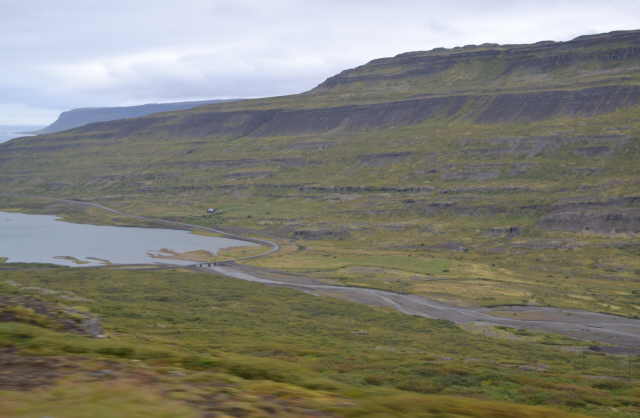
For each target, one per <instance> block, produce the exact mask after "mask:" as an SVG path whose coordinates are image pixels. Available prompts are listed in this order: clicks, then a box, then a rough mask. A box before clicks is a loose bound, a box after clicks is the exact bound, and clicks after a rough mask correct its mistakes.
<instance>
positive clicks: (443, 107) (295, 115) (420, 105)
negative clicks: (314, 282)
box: [5, 86, 640, 151]
mask: <svg viewBox="0 0 640 418" xmlns="http://www.w3.org/2000/svg"><path fill="white" fill-rule="evenodd" d="M637 104H640V87H638V86H608V87H598V88H590V89H583V90H571V91H565V90H559V91H544V92H534V93H518V94H499V95H483V96H449V97H434V98H425V99H415V100H403V101H397V102H388V103H376V104H370V105H353V106H340V107H328V108H318V109H297V110H292V109H269V110H246V111H232V112H215V111H211V112H202V111H201V112H199V113H194V114H191V113H187V114H184V115H183V116H182V117H181V118H180V119H178V118H175V119H172V118H171V117H168V116H161V117H160V116H149V117H146V118H139V119H127V120H120V121H112V122H102V123H97V124H91V125H87V126H86V127H82V128H77V129H75V130H73V131H70V132H72V133H73V134H74V135H73V136H66V137H64V140H65V141H67V142H68V141H69V140H72V139H73V138H74V137H77V138H78V139H82V140H83V141H86V140H91V139H93V140H95V141H96V142H97V141H98V140H100V139H101V138H103V137H104V138H103V139H109V140H111V141H113V140H115V139H117V138H123V137H127V136H134V135H145V134H154V135H159V134H162V135H166V136H168V137H181V138H184V137H190V138H202V137H211V136H224V137H246V136H248V137H269V136H293V135H306V134H318V133H325V132H332V131H338V130H339V131H347V132H352V131H362V130H367V129H380V128H388V127H393V126H406V125H415V124H418V123H421V122H424V121H426V120H428V119H430V118H433V117H453V116H455V115H457V114H458V113H459V112H461V110H462V108H463V107H465V106H471V107H475V108H478V109H481V111H480V112H479V113H476V114H474V115H465V116H464V117H465V118H470V119H472V120H474V121H476V122H479V123H502V122H517V121H524V122H529V121H539V120H543V119H547V118H551V117H556V116H593V115H597V114H601V113H607V112H612V111H615V110H617V109H620V108H623V107H627V106H631V105H637ZM103 130H108V132H102V133H99V132H100V131H103ZM47 138H48V137H38V138H37V139H33V140H28V141H47ZM48 139H51V138H48ZM47 142H49V141H47ZM97 143H98V144H99V142H97ZM7 144H8V145H6V146H5V148H6V149H7V151H10V150H11V147H12V143H11V142H9V143H7ZM43 146H44V145H43ZM48 146H50V142H49V145H48ZM56 146H57V145H56ZM64 146H69V145H64ZM47 151H50V150H47Z"/></svg>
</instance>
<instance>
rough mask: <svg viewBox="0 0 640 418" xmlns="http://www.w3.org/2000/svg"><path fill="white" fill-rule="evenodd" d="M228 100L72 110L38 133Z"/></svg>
mask: <svg viewBox="0 0 640 418" xmlns="http://www.w3.org/2000/svg"><path fill="white" fill-rule="evenodd" d="M224 101H227V100H204V101H195V102H180V103H152V104H145V105H140V106H121V107H92V108H82V109H72V110H69V111H66V112H62V113H61V114H60V116H59V117H58V119H57V120H56V121H55V122H53V123H52V124H51V125H49V126H47V127H46V128H44V129H42V130H40V131H38V133H39V134H48V133H54V132H60V131H66V130H68V129H73V128H77V127H79V126H84V125H87V124H90V123H95V122H106V121H111V120H118V119H128V118H139V117H142V116H147V115H150V114H153V113H160V112H173V111H177V110H187V109H193V108H194V107H198V106H204V105H207V104H212V103H220V102H224Z"/></svg>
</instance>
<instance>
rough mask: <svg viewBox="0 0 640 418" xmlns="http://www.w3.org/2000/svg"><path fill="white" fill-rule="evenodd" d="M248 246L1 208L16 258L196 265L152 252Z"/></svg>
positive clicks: (2, 240) (6, 251)
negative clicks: (72, 258)
mask: <svg viewBox="0 0 640 418" xmlns="http://www.w3.org/2000/svg"><path fill="white" fill-rule="evenodd" d="M245 245H254V244H250V243H247V242H244V241H238V240H232V239H228V238H219V237H208V236H201V235H195V234H192V233H190V232H187V231H176V230H170V229H152V228H132V227H116V226H96V225H84V224H73V223H68V222H62V221H60V220H58V219H57V218H56V217H55V216H49V215H26V214H21V213H6V212H0V257H6V258H8V260H7V262H14V263H16V262H24V263H54V264H60V265H66V266H76V265H77V264H76V263H75V262H74V261H73V260H68V259H61V258H56V257H75V258H77V259H79V260H81V261H83V264H82V265H84V266H91V265H100V264H103V263H101V262H100V261H98V260H94V259H91V258H87V257H95V258H98V259H104V260H109V261H110V262H111V263H113V264H140V263H171V264H193V262H189V261H180V260H173V259H159V258H154V257H151V256H150V255H149V254H148V253H149V252H151V253H157V252H158V251H160V250H161V249H165V248H166V249H170V250H172V251H176V252H185V251H193V250H206V251H209V252H211V253H216V252H217V251H218V250H219V249H221V248H225V247H235V246H245ZM84 262H87V263H86V264H85V263H84Z"/></svg>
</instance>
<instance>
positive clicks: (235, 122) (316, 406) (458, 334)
mask: <svg viewBox="0 0 640 418" xmlns="http://www.w3.org/2000/svg"><path fill="white" fill-rule="evenodd" d="M639 159H640V31H624V32H612V33H607V34H599V35H589V36H581V37H578V38H576V39H574V40H571V41H568V42H551V41H545V42H539V43H535V44H530V45H496V44H485V45H476V46H466V47H460V48H453V49H435V50H432V51H425V52H410V53H406V54H400V55H398V56H395V57H390V58H383V59H379V60H374V61H372V62H370V63H367V64H364V65H362V66H360V67H357V68H354V69H349V70H346V71H344V72H342V73H340V74H338V75H336V76H334V77H331V78H329V79H328V80H325V81H324V82H322V83H320V84H319V85H318V86H317V87H316V88H314V89H312V90H310V91H308V92H305V93H302V94H296V95H290V96H283V97H272V98H263V99H255V100H243V101H238V102H227V103H214V104H208V105H204V106H199V107H196V108H193V109H188V110H181V111H172V112H164V113H156V114H153V115H148V116H144V117H140V118H129V119H122V120H116V121H108V122H97V123H92V124H89V125H85V126H82V127H77V128H75V129H72V130H68V131H64V132H57V133H52V134H44V135H38V136H34V137H28V138H20V139H14V140H11V141H9V142H7V143H4V144H0V190H1V192H0V204H1V207H2V208H3V209H12V210H20V211H29V212H34V213H56V214H59V215H61V216H63V217H64V218H65V219H66V220H71V221H77V222H89V223H101V224H118V225H123V224H124V225H131V224H132V223H136V221H135V220H134V219H132V218H127V217H122V216H118V215H116V214H114V213H110V212H106V211H103V210H99V209H97V208H95V207H92V208H87V209H86V210H84V209H79V208H78V206H77V205H76V206H73V205H68V204H65V203H61V202H56V201H51V200H47V199H41V197H43V196H49V197H54V198H67V199H83V200H90V201H94V202H99V203H101V204H103V205H106V206H108V207H111V208H115V209H119V210H121V211H123V212H127V213H134V214H140V215H148V216H153V217H158V218H163V219H171V220H174V221H180V222H186V223H189V224H201V225H207V226H216V227H217V228H220V229H223V230H225V231H229V232H231V233H237V234H240V235H245V236H254V237H266V238H268V239H270V240H273V241H276V242H277V243H278V244H279V246H280V249H279V251H277V252H276V253H275V254H272V255H270V256H269V257H265V258H261V259H253V260H250V261H246V262H245V263H246V265H243V266H239V267H238V266H236V267H234V268H237V269H239V270H240V271H246V272H249V273H251V274H263V275H264V277H267V278H268V277H272V278H274V279H278V280H283V281H292V282H295V281H298V280H304V281H306V280H313V282H314V283H327V284H332V285H340V286H356V287H367V288H375V289H384V290H390V291H394V292H399V293H403V294H404V295H403V296H404V297H406V298H408V299H411V300H414V301H415V303H416V304H417V305H419V304H420V303H423V302H421V301H422V300H421V299H419V298H416V299H412V298H413V296H412V295H424V296H427V297H428V298H430V299H435V300H438V301H440V302H447V303H449V304H452V305H459V306H464V307H478V309H477V311H478V312H482V314H483V315H494V316H498V317H500V318H502V319H503V320H505V321H509V320H517V321H526V320H530V321H532V322H533V323H539V322H542V321H545V322H544V323H546V324H553V326H557V327H558V328H557V329H558V330H564V331H565V335H569V336H570V337H575V338H578V339H579V338H581V336H582V337H584V334H580V333H574V334H571V333H570V332H566V328H563V327H565V326H566V324H567V323H574V324H575V323H579V319H577V317H576V315H574V312H573V311H571V309H573V308H577V309H583V310H587V311H591V312H594V313H596V312H606V313H612V314H615V315H618V316H622V317H631V318H638V317H640V303H639V299H638V298H639V296H640V285H639V283H640V280H639V277H640V244H639V243H640V240H639V239H638V238H639V234H640V164H638V160H639ZM207 208H217V209H219V210H218V211H216V213H215V214H214V215H211V214H208V213H207ZM144 226H149V225H144ZM245 250H246V249H244V250H240V249H239V250H238V253H237V254H244V255H246V254H247V253H244V252H241V251H245ZM1 256H2V254H0V257H1ZM25 268H26V267H25ZM254 272H258V273H254ZM0 276H2V277H0V279H2V278H4V280H0V288H1V287H2V286H4V287H5V288H7V289H9V290H5V294H9V295H13V296H11V298H14V299H15V298H18V297H24V298H25V300H27V301H30V303H31V306H33V309H32V310H26V309H13V310H5V317H10V318H14V317H17V318H18V319H20V318H22V322H26V323H28V324H31V325H30V327H29V326H28V325H27V324H24V323H23V324H19V326H18V325H15V324H14V325H7V326H6V327H3V324H0V344H1V345H3V346H7V347H9V348H10V349H11V347H18V348H19V349H20V350H28V351H27V352H28V353H30V354H32V355H38V354H41V355H49V356H51V355H55V356H57V357H56V359H57V360H56V361H66V360H65V359H67V358H68V357H69V356H71V355H74V353H75V354H76V355H80V357H81V358H83V359H84V360H79V361H84V362H86V363H82V364H83V366H82V370H83V371H82V373H81V374H80V375H79V377H74V375H70V376H69V378H68V379H66V378H65V379H64V380H63V381H64V382H83V384H84V382H85V381H86V378H87V376H88V375H90V376H94V375H96V374H97V375H98V376H102V377H103V378H105V379H117V378H118V377H120V379H131V380H127V381H129V382H131V383H129V384H128V385H126V386H125V381H121V380H109V381H108V382H117V383H118V384H119V385H120V386H118V385H117V384H115V383H114V384H113V385H111V386H112V387H110V388H108V389H111V390H115V389H117V388H120V390H121V391H123V392H124V391H130V390H133V389H135V390H136V391H140V390H149V391H151V390H155V391H156V392H149V395H148V396H147V397H146V398H145V399H148V403H149V404H153V403H154V402H155V399H161V400H163V402H164V403H162V405H164V407H163V408H164V410H165V411H166V410H171V411H173V410H175V409H174V408H176V406H173V404H168V403H166V402H169V401H172V400H174V399H176V400H181V401H184V402H183V403H182V404H180V405H183V406H184V405H185V404H187V406H189V407H198V408H201V409H203V410H206V411H207V412H206V413H216V412H211V409H209V408H223V409H222V411H223V412H224V413H225V414H228V415H233V416H265V412H266V413H270V414H271V415H273V416H287V415H286V414H290V416H300V415H317V416H322V412H327V413H328V414H329V415H334V416H336V415H337V416H391V415H398V416H402V415H404V416H449V415H451V416H453V415H455V416H476V417H483V416H486V417H492V416H497V415H501V416H531V417H533V416H563V414H564V413H566V412H567V411H571V412H572V413H573V412H578V413H584V414H588V415H589V416H602V417H620V418H622V417H628V416H637V415H638V413H640V409H639V407H638V405H640V392H638V390H637V388H638V382H639V378H640V375H638V371H639V370H640V368H639V367H638V365H639V364H640V363H638V358H637V357H633V355H632V353H629V352H626V354H627V356H625V357H622V356H609V355H607V353H614V354H615V353H618V354H624V353H623V352H621V351H616V349H617V348H618V347H615V346H608V345H604V346H599V345H594V344H597V343H594V342H588V341H578V340H574V339H572V338H568V337H565V336H559V335H556V334H540V333H536V332H530V330H528V329H515V328H511V327H493V326H484V325H483V324H480V323H476V322H471V321H470V322H467V323H465V324H462V325H460V326H457V325H455V324H453V323H450V322H448V321H442V320H440V321H437V320H429V319H426V318H419V317H416V316H412V315H404V314H403V315H401V314H399V313H397V312H388V311H386V310H384V309H382V308H379V307H378V304H379V303H380V299H376V298H374V297H373V292H371V295H372V296H371V299H368V300H364V303H367V304H370V305H372V306H364V305H356V304H353V303H348V302H346V301H339V300H333V299H328V298H324V297H316V296H312V295H310V294H305V293H302V292H297V291H294V290H292V289H286V288H280V287H262V285H260V284H256V283H245V282H240V281H238V280H231V279H228V278H224V277H215V276H211V275H205V274H200V273H195V272H191V271H189V270H186V269H169V270H160V269H155V268H154V269H151V270H148V271H145V270H142V269H141V270H131V269H126V268H122V267H119V266H118V267H117V268H116V267H113V268H109V267H104V268H100V269H89V268H87V269H84V268H83V269H64V268H58V269H46V268H44V267H42V266H38V268H37V269H36V268H35V267H34V269H32V270H26V269H21V268H19V267H15V266H11V265H9V266H7V267H6V269H1V268H0ZM12 283H18V284H19V285H20V286H23V287H22V288H18V287H17V285H14V284H12ZM49 287H51V288H53V290H49ZM34 289H40V291H39V292H38V293H33V292H35V290H34ZM304 289H305V290H306V291H309V292H311V290H309V289H308V288H304ZM0 290H2V289H0ZM20 290H22V291H24V292H25V295H22V296H21V295H20V294H19V291H20ZM29 292H32V293H29ZM313 292H316V290H313ZM317 292H318V293H314V294H318V295H321V296H331V295H334V296H335V293H334V290H332V288H330V287H327V288H326V290H322V291H317ZM320 292H321V293H320ZM365 293H367V292H365ZM342 295H343V296H342V297H344V298H349V295H348V294H346V293H344V294H342ZM345 295H346V296H345ZM36 296H37V298H36ZM63 296H65V298H63ZM27 297H30V298H32V299H36V300H31V299H27ZM66 297H69V298H71V297H73V298H74V299H69V300H73V303H74V309H76V308H75V304H76V303H77V304H78V305H82V306H81V307H79V308H77V310H74V311H71V312H72V313H73V317H76V318H77V316H78V314H79V313H81V312H89V311H90V310H89V309H84V305H87V306H89V307H90V308H91V309H92V310H93V311H94V312H96V313H97V314H99V315H100V318H101V319H102V320H103V321H104V327H105V329H106V330H107V331H108V330H112V334H113V335H112V338H108V339H104V340H97V341H95V342H94V341H90V342H86V341H85V340H83V339H81V338H80V337H76V338H70V337H69V336H68V335H63V334H59V333H54V331H50V330H44V329H42V328H37V327H35V326H33V324H34V323H35V324H38V323H40V324H50V325H49V326H53V325H55V324H56V322H55V321H53V320H54V319H55V320H57V321H59V322H60V321H61V319H60V318H63V319H64V317H62V316H61V315H62V314H61V313H60V314H59V312H68V309H69V308H68V307H66V308H64V307H59V306H58V307H56V306H54V304H61V303H65V304H66V303H67V299H66ZM10 300H12V299H10ZM0 302H2V301H1V300H0ZM361 302H362V300H361ZM24 303H25V302H23V304H24ZM45 303H48V304H51V305H52V306H49V307H47V306H48V305H45V306H43V304H45ZM393 303H395V302H394V296H393V295H389V298H388V300H386V302H385V306H389V305H390V304H393ZM422 306H426V305H424V304H423V305H422ZM549 306H552V307H562V308H568V309H569V311H565V312H568V313H567V314H566V315H564V314H563V315H561V316H558V315H555V314H554V313H553V312H554V311H552V310H548V309H546V307H549ZM485 307H486V308H488V307H491V308H492V309H490V310H489V309H483V308H485ZM45 308H46V309H45ZM65 309H67V310H65ZM451 309H452V310H453V311H454V312H458V310H457V308H455V307H452V308H451ZM34 312H36V313H37V314H38V315H39V316H38V315H36V314H35V313H34ZM42 312H44V313H47V312H48V313H49V316H52V317H53V319H52V318H48V317H43V314H42ZM403 312H405V313H406V312H413V311H412V310H411V309H404V310H403ZM588 315H592V314H588ZM593 316H594V317H598V315H597V314H593ZM52 321H53V322H52ZM51 324H53V325H51ZM631 326H632V325H630V327H631ZM611 327H612V328H611V329H614V330H619V331H620V335H621V336H624V335H630V334H632V333H633V330H631V328H628V329H626V330H625V329H619V328H618V329H616V328H613V325H611ZM612 343H615V341H612ZM105 356H110V357H105ZM105 358H106V360H105ZM114 360H117V361H114ZM130 360H136V362H133V361H130ZM38 361H40V360H38ZM49 361H51V362H52V363H51V364H53V359H52V360H49ZM134 363H135V364H134ZM11 364H18V365H20V364H21V363H19V362H17V361H16V362H14V363H11ZM45 364H48V363H45ZM136 364H137V366H136ZM61 365H64V363H61ZM15 368H16V367H12V368H11V370H14V369H15ZM96 368H98V370H95V369H96ZM25 369H26V368H24V369H18V370H17V371H16V372H7V373H6V375H7V376H9V378H12V377H13V376H18V377H19V376H24V375H25V373H24V371H23V370H25ZM105 369H106V370H105ZM29 370H31V369H29ZM89 371H90V373H88V374H87V372H89ZM11 373H13V374H11ZM61 373H62V372H61ZM65 373H66V372H65ZM69 373H72V372H71V371H70V372H69ZM78 373H80V372H78ZM26 375H28V376H31V375H30V374H28V373H27V374H26ZM73 379H77V380H73ZM136 379H137V380H136ZM139 381H140V382H145V384H142V385H138V384H137V383H136V382H139ZM153 382H155V383H153ZM86 385H87V386H86V387H85V386H83V390H87V391H89V390H90V391H91V392H89V393H98V394H101V393H103V392H104V386H100V387H96V386H94V384H93V383H91V382H89V383H87V384H86ZM212 386H213V387H212ZM77 387H78V386H74V387H71V388H70V389H68V392H69V393H70V394H71V395H69V396H68V397H70V398H71V399H76V398H77V396H75V394H76V393H75V390H76V389H75V388H77ZM114 388H115V389H114ZM129 388H131V389H129ZM56 390H57V389H56ZM58 392H59V393H63V394H64V393H65V392H64V391H58ZM409 392H411V393H409ZM37 393H39V392H37ZM84 393H87V392H84ZM119 393H120V392H119ZM119 393H118V396H117V397H116V398H117V399H120V398H122V399H125V401H126V399H132V398H128V397H124V398H123V397H122V396H120V395H119ZM127 393H128V392H127ZM156 393H157V394H156ZM407 393H409V395H407ZM152 394H155V395H153V396H151V395H152ZM168 394H169V395H168ZM245 394H249V395H250V396H244V395H245ZM434 394H435V396H434ZM442 395H449V396H452V397H448V396H442ZM33 396H36V395H33ZM37 396H39V395H37ZM96 396H97V395H96ZM98 398H99V396H98ZM138 398H140V396H136V398H135V399H136V400H137V399H138ZM465 398H466V399H465ZM20 399H22V403H17V404H15V403H14V404H13V405H16V406H15V408H20V407H23V406H24V407H25V408H26V407H28V406H29V405H31V406H30V407H31V408H35V407H34V406H33V405H40V404H39V403H38V402H36V401H34V400H33V399H34V397H29V398H27V397H25V398H20ZM20 399H18V401H20ZM51 399H54V397H51ZM55 399H58V398H57V397H55ZM485 400H488V401H491V402H495V401H497V400H501V401H512V402H517V403H518V405H511V404H509V405H503V404H500V405H496V404H493V403H491V404H486V403H484V402H485ZM129 404H132V405H129ZM133 404H134V402H133V401H130V402H127V405H128V407H130V408H134V406H136V407H137V406H138V405H139V402H138V403H135V405H133ZM524 404H526V405H524ZM114 405H117V407H118V408H120V407H121V405H123V402H120V401H119V402H115V403H114ZM256 405H260V409H259V410H258V409H256V408H257V407H256V408H254V409H249V408H250V407H254V406H256ZM533 405H544V406H553V407H556V408H560V409H561V411H548V410H540V409H538V408H539V407H538V406H533ZM63 406H64V405H63ZM47 407H49V406H48V405H47ZM112 407H113V406H112ZM59 408H62V406H59ZM214 410H215V409H214ZM47 411H48V413H49V412H50V411H49V409H47ZM319 411H320V412H319ZM146 412H147V411H146V410H145V413H146ZM38 413H41V410H38ZM185 416H189V415H186V414H185ZM194 416H195V415H194Z"/></svg>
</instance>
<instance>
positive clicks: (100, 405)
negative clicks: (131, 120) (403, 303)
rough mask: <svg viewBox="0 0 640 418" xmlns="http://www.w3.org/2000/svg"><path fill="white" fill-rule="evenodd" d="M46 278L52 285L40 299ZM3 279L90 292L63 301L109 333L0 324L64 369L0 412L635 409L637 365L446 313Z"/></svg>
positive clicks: (19, 276) (42, 275)
mask: <svg viewBox="0 0 640 418" xmlns="http://www.w3.org/2000/svg"><path fill="white" fill-rule="evenodd" d="M8 281H10V282H11V283H14V285H11V286H10V285H6V284H5V283H7V282H8ZM16 285H17V286H16ZM25 287H26V288H25ZM42 288H46V289H53V290H57V291H63V293H57V294H48V295H43V294H42V291H38V290H37V289H42ZM0 290H1V292H2V294H5V295H11V294H16V293H19V294H22V295H31V296H32V297H37V298H40V299H42V300H44V301H47V302H48V303H58V304H60V303H62V304H69V303H70V302H69V300H68V298H69V295H73V296H75V297H76V299H77V297H80V298H85V299H84V301H82V300H80V301H77V300H76V301H75V302H73V303H74V304H75V305H80V307H78V306H76V309H90V310H91V311H92V312H94V313H97V314H99V316H100V317H101V318H102V320H103V325H104V327H105V329H106V332H107V333H108V334H109V336H110V337H109V338H108V339H104V340H94V339H90V338H87V337H82V336H73V335H69V334H62V333H60V332H55V331H51V330H47V329H44V328H40V327H38V326H29V325H26V324H18V323H4V324H0V345H3V346H7V345H9V346H13V347H16V348H17V349H18V350H19V352H20V353H23V354H28V355H29V356H36V357H32V358H35V359H39V358H42V359H47V358H52V359H57V360H58V361H60V362H63V363H64V364H67V365H70V364H72V365H73V367H71V368H67V369H64V368H62V367H59V368H58V369H55V370H59V371H60V375H59V376H58V377H57V378H56V379H53V381H51V382H49V384H50V385H49V386H43V387H41V388H39V389H35V390H33V391H31V392H15V391H7V390H6V389H5V390H4V391H2V390H0V404H2V405H3V410H4V411H12V412H11V414H10V416H33V414H38V413H40V414H42V413H45V412H46V413H49V414H53V413H57V412H59V413H62V414H67V413H69V410H71V411H73V412H72V413H74V414H76V415H69V416H82V414H83V413H84V412H83V411H89V410H91V411H98V415H96V416H112V414H113V413H114V411H116V410H117V411H130V412H128V413H129V414H130V416H139V414H140V413H142V412H140V410H141V408H142V407H144V406H145V405H151V404H153V405H155V406H154V408H155V409H152V410H151V411H153V413H152V415H153V416H162V413H163V411H166V410H167V409H169V408H171V410H173V411H176V412H175V413H174V415H172V416H196V413H198V412H200V413H202V412H204V411H206V410H207V408H209V409H208V411H217V412H218V413H222V412H224V413H227V414H230V415H233V416H270V415H275V416H288V415H287V414H290V415H291V416H300V415H304V413H305V412H303V411H307V412H306V413H309V412H308V411H310V410H315V411H320V412H323V413H327V414H337V415H339V416H425V417H430V416H465V417H466V416H469V417H493V416H498V415H499V416H504V417H510V416H513V417H516V416H517V417H524V416H531V417H537V416H540V417H542V416H558V417H560V416H565V415H566V416H568V415H567V414H566V413H563V412H561V411H560V410H556V411H555V412H553V411H550V410H544V409H538V407H533V406H526V405H525V404H528V405H546V406H555V407H556V408H557V407H559V408H562V409H564V410H565V411H569V410H572V411H574V412H582V413H586V414H588V415H592V414H593V415H598V416H612V417H614V416H615V417H627V416H628V417H631V416H633V414H636V413H638V410H637V406H638V404H639V403H640V398H638V396H639V395H640V393H639V392H638V391H637V386H636V382H637V379H638V378H639V377H640V375H637V372H638V369H637V367H635V366H633V367H632V368H631V369H629V365H628V364H627V361H626V359H624V358H616V357H611V356H603V355H601V354H597V353H588V352H586V353H585V354H582V355H580V354H577V353H575V352H573V351H571V350H561V349H560V348H562V347H565V348H569V347H574V346H575V344H576V343H575V342H572V341H571V340H568V339H561V338H556V337H551V336H542V335H537V336H536V335H531V334H528V333H521V334H520V333H516V334H513V333H512V332H507V331H499V330H496V331H495V333H496V335H501V336H502V337H501V338H495V337H486V336H483V335H482V334H478V335H476V334H469V333H468V332H465V331H463V330H461V329H458V328H456V327H454V326H452V325H450V324H448V323H446V322H442V321H433V320H427V319H424V318H417V317H411V316H406V315H401V314H398V313H392V312H383V311H380V310H376V309H373V308H369V307H365V306H361V305H357V304H352V303H347V302H341V301H338V300H332V299H324V298H318V297H314V296H309V295H305V294H302V293H299V292H295V291H292V290H287V289H278V288H269V287H263V286H261V285H257V284H251V283H245V282H241V281H237V280H232V279H226V278H222V277H215V276H211V275H202V274H197V273H189V272H184V271H167V272H158V271H150V272H147V271H123V270H116V269H100V270H94V269H88V270H87V269H82V270H74V269H66V268H63V269H53V270H52V269H37V270H28V269H27V270H20V271H0ZM62 295H64V298H63V297H62ZM31 319H32V316H27V317H26V319H25V320H27V321H28V320H31ZM500 333H501V334H500ZM42 356H44V357H42ZM5 367H6V366H5ZM41 367H42V366H41ZM5 373H7V374H9V373H11V369H10V368H8V367H7V368H6V369H5ZM629 373H631V374H629ZM34 375H35V374H34ZM141 381H144V382H145V384H144V385H142V386H141V385H140V383H141ZM78 384H82V385H81V388H79V387H78ZM2 385H4V387H6V385H7V381H6V380H2V379H0V386H2ZM51 385H53V386H51ZM105 385H108V386H105ZM74 388H76V389H74ZM105 389H106V391H105ZM434 395H437V396H434ZM459 396H464V397H466V398H467V399H464V398H460V397H459ZM54 397H55V398H54ZM498 401H500V402H504V401H507V402H518V403H519V405H514V404H503V403H500V402H498ZM120 413H122V412H120ZM243 414H246V415H243ZM64 416H67V415H64Z"/></svg>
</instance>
